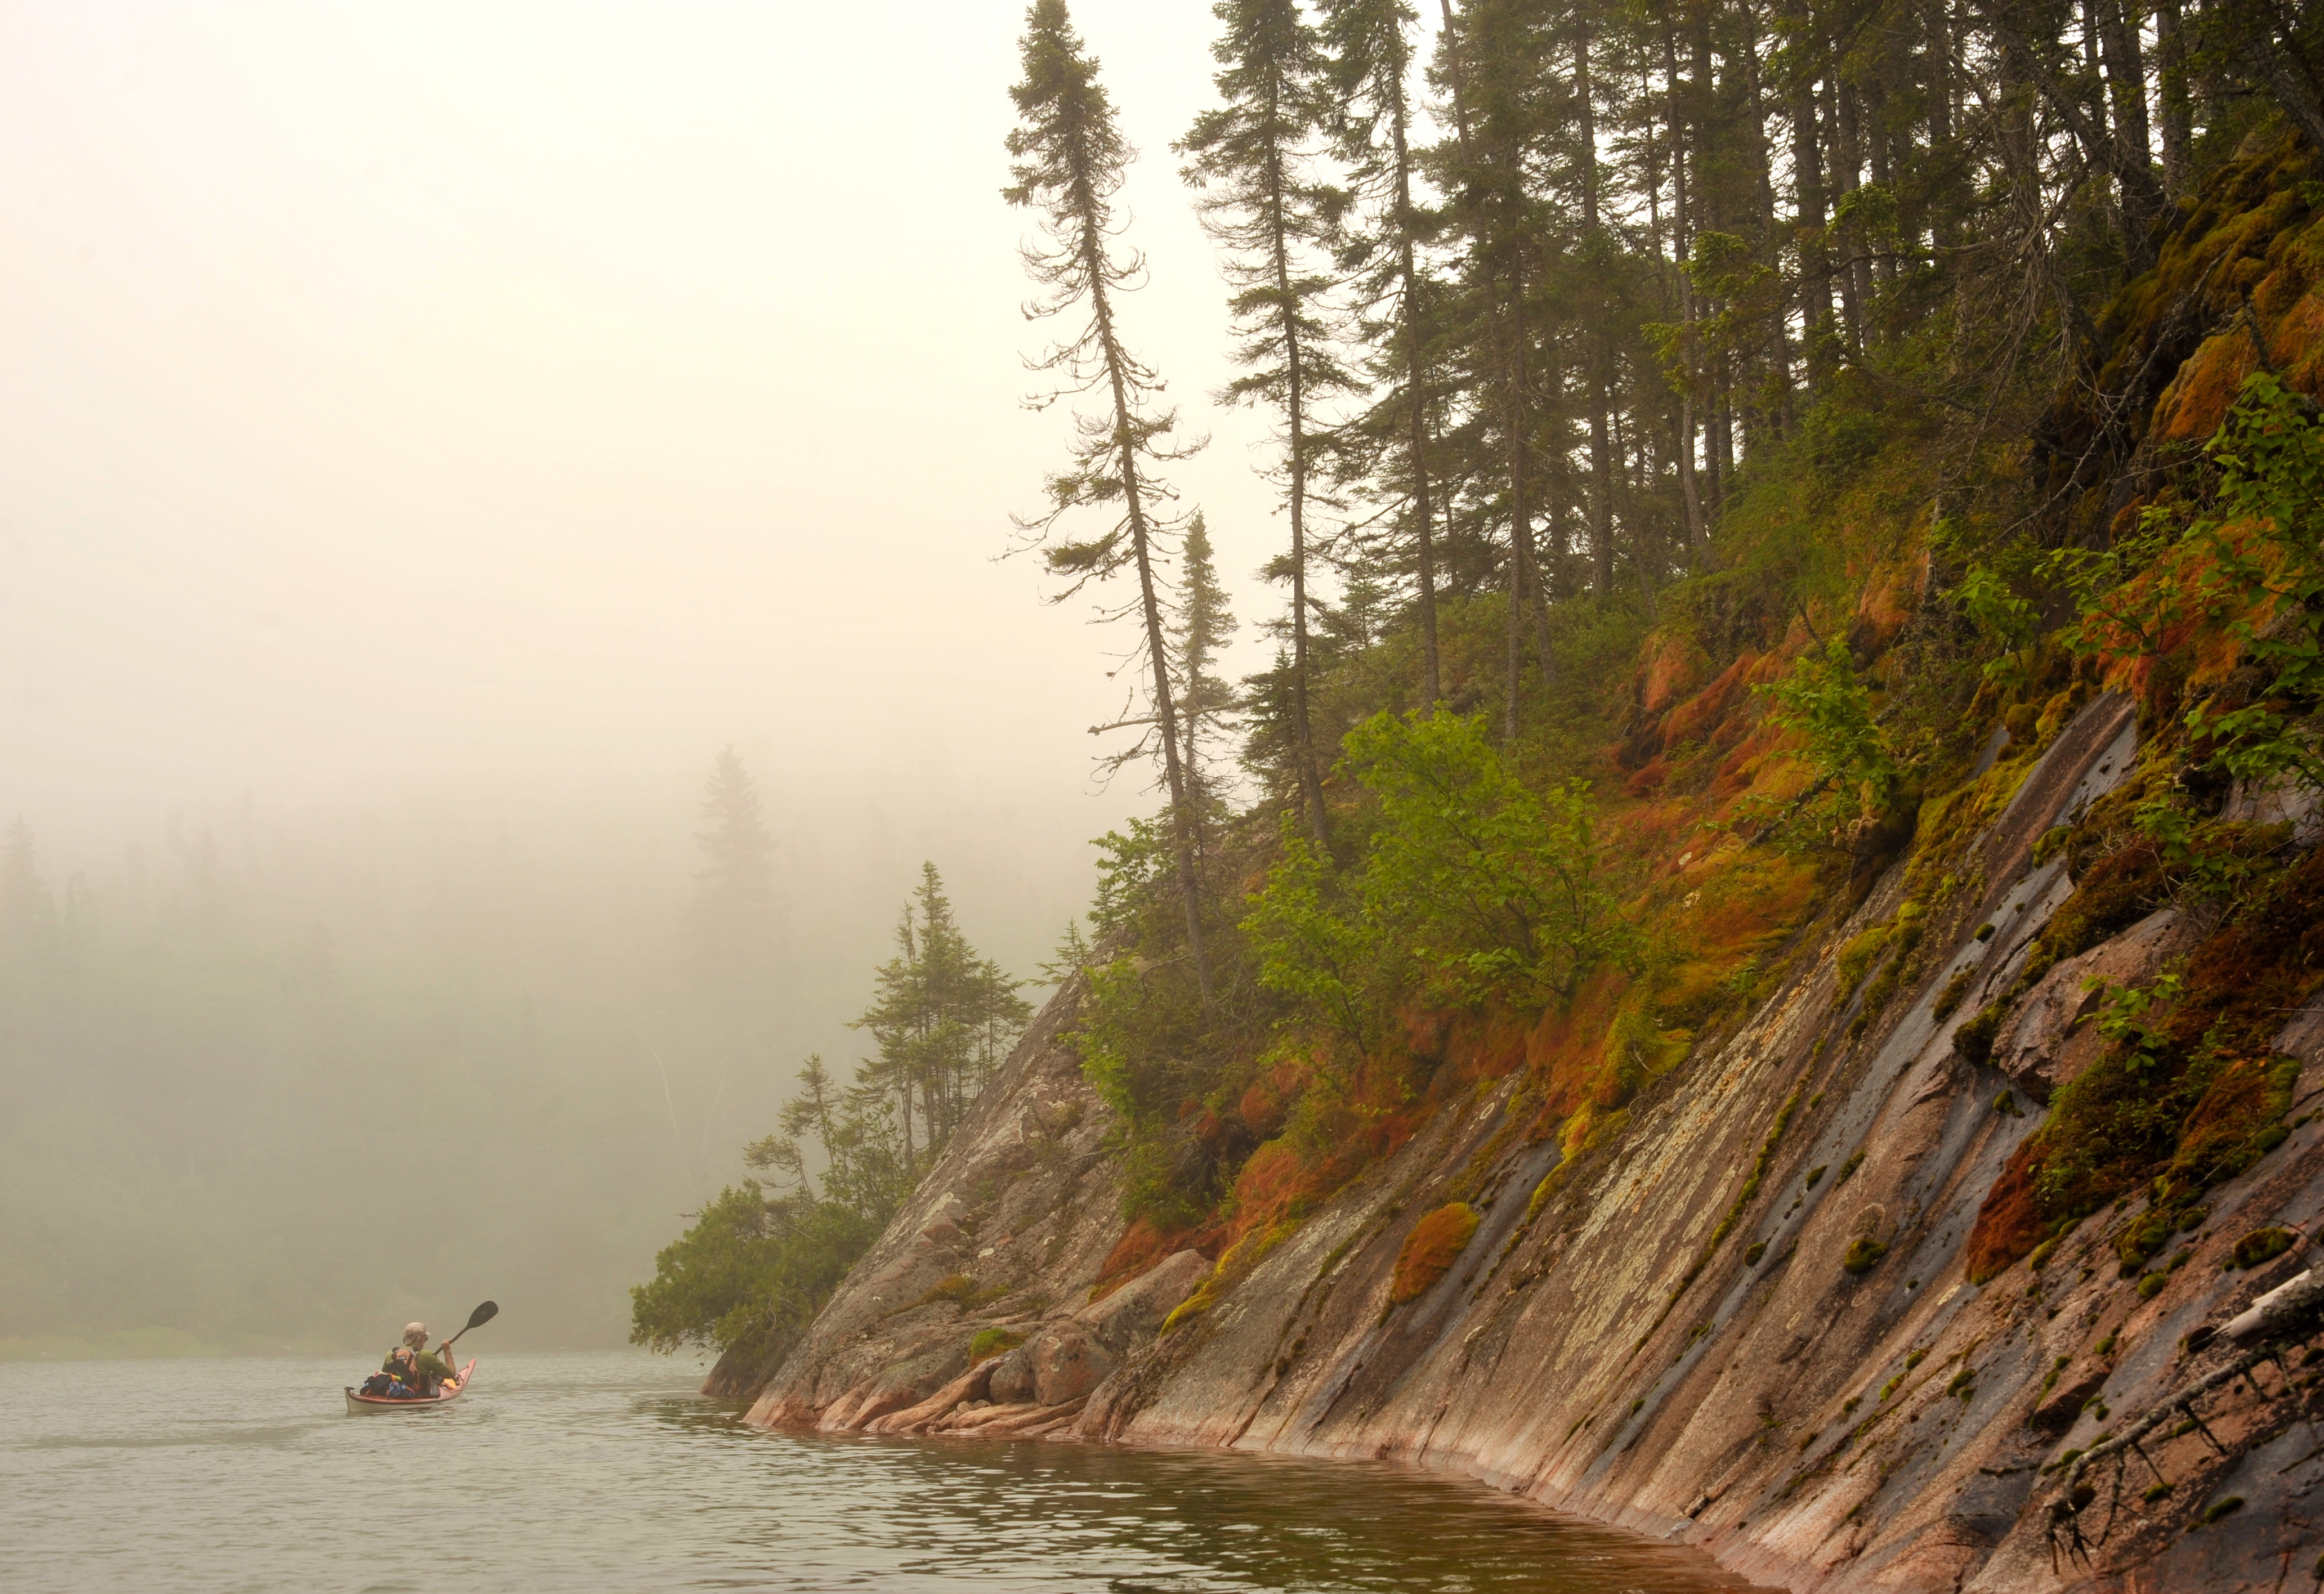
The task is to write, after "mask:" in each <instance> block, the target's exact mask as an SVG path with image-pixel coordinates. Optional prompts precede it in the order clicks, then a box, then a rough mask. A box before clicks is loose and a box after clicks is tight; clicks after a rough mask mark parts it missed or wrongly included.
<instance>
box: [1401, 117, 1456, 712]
mask: <svg viewBox="0 0 2324 1594" xmlns="http://www.w3.org/2000/svg"><path fill="white" fill-rule="evenodd" d="M1408 120H1409V113H1408V111H1407V109H1406V105H1405V98H1404V82H1403V79H1402V78H1398V79H1397V85H1396V97H1395V101H1394V104H1393V106H1392V109H1391V112H1390V115H1389V124H1390V129H1391V133H1392V136H1393V143H1394V152H1395V156H1396V237H1397V272H1398V275H1399V278H1400V281H1401V286H1402V298H1403V304H1404V309H1403V315H1404V381H1405V387H1406V392H1407V394H1408V396H1409V397H1410V400H1411V417H1410V421H1411V435H1410V439H1409V442H1408V445H1407V446H1408V447H1410V448H1411V450H1412V514H1413V520H1414V522H1415V530H1416V531H1417V533H1418V539H1419V540H1418V548H1417V552H1418V559H1417V565H1418V568H1417V571H1416V576H1417V577H1418V581H1419V585H1420V685H1421V695H1422V696H1423V698H1424V699H1425V703H1426V712H1428V713H1429V714H1434V713H1435V712H1436V705H1437V704H1439V703H1440V702H1442V701H1443V697H1444V682H1443V669H1442V665H1441V662H1440V655H1439V653H1438V651H1437V645H1436V550H1435V548H1434V543H1433V538H1434V531H1433V530H1432V528H1431V525H1430V521H1431V519H1432V510H1431V505H1430V503H1429V492H1428V384H1427V363H1426V361H1425V359H1424V358H1423V357H1422V355H1421V349H1420V271H1419V267H1418V265H1417V264H1416V262H1415V260H1414V256H1413V244H1412V235H1413V234H1414V232H1415V231H1416V226H1415V219H1414V216H1413V208H1412V151H1411V148H1410V147H1409V145H1408V144H1407V143H1406V122H1407V121H1408Z"/></svg>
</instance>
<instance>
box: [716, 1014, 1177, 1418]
mask: <svg viewBox="0 0 2324 1594" xmlns="http://www.w3.org/2000/svg"><path fill="white" fill-rule="evenodd" d="M1085 990H1086V985H1085V981H1084V980H1083V979H1080V978H1076V979H1075V980H1074V981H1069V982H1068V983H1067V984H1066V985H1065V988H1064V989H1062V990H1060V991H1059V992H1058V993H1057V995H1056V998H1054V999H1053V1000H1051V1001H1050V1003H1049V1005H1048V1006H1047V1008H1046V1009H1044V1010H1043V1011H1042V1013H1041V1015H1040V1017H1039V1018H1037V1019H1036V1020H1035V1022H1034V1024H1033V1027H1032V1028H1031V1029H1030V1030H1028V1032H1027V1033H1026V1036H1025V1037H1024V1039H1023V1040H1022V1041H1020V1042H1019V1044H1018V1046H1017V1049H1016V1051H1015V1052H1014V1053H1013V1054H1012V1055H1010V1060H1009V1062H1008V1064H1006V1065H1005V1066H1004V1067H1003V1068H1002V1070H1001V1073H1000V1074H999V1075H998V1076H997V1077H995V1079H994V1080H993V1081H992V1083H991V1084H990V1085H988V1086H987V1087H986V1088H985V1091H984V1093H983V1094H982V1096H980V1097H979V1098H978V1100H977V1101H976V1104H975V1105H974V1106H973V1108H971V1109H970V1111H969V1116H968V1119H967V1121H966V1122H964V1124H963V1125H962V1126H961V1127H960V1129H958V1130H957V1131H956V1132H955V1133H954V1137H953V1139H952V1143H951V1145H950V1146H948V1147H946V1148H945V1156H944V1157H943V1159H942V1160H941V1161H940V1162H939V1163H938V1164H937V1165H936V1167H935V1168H934V1169H932V1170H931V1171H930V1172H929V1174H928V1175H927V1178H925V1179H923V1180H922V1181H921V1183H920V1187H919V1189H918V1191H917V1192H915V1193H914V1194H913V1197H912V1200H911V1201H910V1202H908V1203H907V1204H906V1206H905V1208H904V1210H903V1211H902V1212H899V1214H898V1215H897V1217H896V1219H895V1221H893V1222H891V1223H890V1225H889V1226H888V1230H887V1232H886V1233H885V1234H883V1235H881V1238H880V1242H879V1243H878V1244H877V1245H875V1246H874V1247H873V1248H871V1252H870V1253H869V1254H868V1255H866V1256H865V1257H864V1258H863V1259H862V1261H860V1262H858V1263H857V1264H856V1266H855V1268H854V1270H853V1272H852V1273H850V1274H849V1275H848V1277H847V1281H846V1282H845V1284H844V1285H842V1286H841V1287H840V1289H839V1291H838V1293H837V1294H836V1295H835V1296H834V1297H833V1299H832V1300H831V1302H830V1304H827V1305H826V1306H825V1308H824V1310H823V1312H822V1313H821V1314H820V1315H818V1316H817V1317H816V1321H815V1322H814V1324H813V1326H812V1327H811V1328H810V1329H809V1330H808V1331H807V1337H806V1338H805V1339H804V1340H803V1341H801V1342H800V1343H799V1344H798V1346H797V1347H796V1348H794V1350H792V1352H791V1354H790V1355H789V1356H788V1357H787V1358H786V1359H784V1361H783V1363H782V1365H781V1367H780V1368H779V1369H775V1370H774V1373H773V1376H772V1377H768V1376H767V1375H766V1374H765V1373H763V1372H761V1374H760V1375H759V1376H758V1377H755V1378H752V1379H750V1380H749V1381H748V1386H747V1387H746V1386H744V1384H743V1380H742V1379H740V1378H738V1377H736V1375H735V1374H734V1372H733V1370H732V1369H721V1370H720V1371H717V1372H714V1373H713V1375H712V1380H711V1383H710V1385H708V1386H706V1387H707V1388H708V1389H709V1390H710V1391H711V1392H713V1393H735V1394H755V1395H756V1396H757V1399H756V1403H755V1404H754V1405H753V1406H752V1411H751V1414H750V1420H751V1421H752V1422H753V1423H757V1424H761V1425H774V1424H807V1425H821V1426H824V1427H827V1428H863V1427H867V1426H869V1425H870V1424H872V1423H874V1422H878V1421H881V1420H882V1419H892V1418H894V1417H896V1416H897V1414H899V1413H903V1412H905V1411H908V1410H910V1409H911V1408H914V1407H916V1406H918V1405H921V1404H923V1403H925V1402H927V1400H929V1399H930V1398H931V1397H933V1396H936V1395H937V1394H938V1393H939V1392H940V1391H942V1390H944V1389H945V1388H946V1387H948V1386H950V1385H952V1384H954V1383H955V1382H956V1381H958V1380H960V1379H961V1378H963V1377H965V1376H967V1375H969V1374H971V1373H972V1372H975V1371H983V1370H985V1369H986V1368H989V1367H990V1366H991V1364H992V1363H993V1362H996V1361H998V1360H999V1359H1000V1355H1001V1352H996V1353H995V1354H994V1355H992V1356H990V1357H988V1358H986V1359H985V1361H984V1363H983V1364H982V1366H981V1367H980V1368H971V1366H970V1361H969V1351H970V1349H971V1344H972V1341H973V1338H974V1336H975V1335H976V1334H977V1333H978V1332H979V1331H983V1330H988V1329H991V1330H999V1331H1002V1333H1003V1334H1005V1335H1007V1336H1009V1337H1010V1339H1011V1340H1012V1341H1036V1340H1037V1336H1039V1335H1040V1334H1041V1332H1042V1331H1043V1330H1044V1328H1045V1326H1050V1327H1071V1328H1073V1329H1074V1337H1075V1338H1076V1339H1078V1340H1083V1341H1087V1343H1088V1345H1089V1346H1090V1348H1091V1349H1093V1350H1097V1351H1098V1352H1099V1353H1100V1354H1102V1355H1105V1356H1107V1357H1108V1358H1109V1360H1108V1362H1107V1364H1106V1368H1105V1370H1107V1371H1110V1370H1111V1359H1113V1358H1118V1356H1119V1355H1120V1351H1118V1350H1106V1349H1105V1348H1104V1346H1103V1344H1102V1341H1103V1339H1104V1335H1103V1332H1102V1328H1097V1327H1091V1328H1087V1329H1084V1327H1082V1325H1079V1324H1076V1323H1075V1322H1074V1313H1075V1312H1076V1310H1078V1309H1084V1308H1086V1307H1087V1306H1088V1296H1089V1293H1090V1286H1091V1285H1092V1284H1093V1281H1094V1280H1095V1279H1096V1277H1097V1275H1098V1270H1099V1267H1100V1266H1101V1265H1102V1263H1103V1262H1104V1260H1105V1258H1106V1255H1107V1253H1108V1252H1109V1251H1111V1249H1112V1248H1113V1246H1114V1244H1115V1242H1116V1241H1117V1240H1118V1239H1120V1235H1121V1230H1122V1222H1121V1217H1120V1192H1119V1189H1118V1187H1117V1185H1116V1184H1115V1181H1114V1175H1113V1170H1112V1169H1111V1166H1109V1165H1108V1163H1107V1161H1106V1158H1105V1155H1104V1152H1103V1149H1102V1147H1103V1144H1104V1140H1105V1135H1106V1128H1107V1125H1108V1122H1109V1115H1108V1113H1107V1110H1106V1108H1105V1106H1104V1103H1102V1101H1099V1100H1098V1097H1097V1094H1096V1092H1093V1091H1092V1090H1091V1089H1090V1087H1089V1084H1088V1083H1087V1082H1086V1081H1085V1080H1084V1079H1083V1077H1082V1073H1081V1065H1080V1063H1079V1062H1078V1060H1077V1059H1076V1058H1075V1057H1074V1054H1073V1053H1072V1052H1071V1051H1070V1050H1068V1049H1067V1048H1066V1047H1065V1046H1062V1045H1061V1044H1059V1041H1058V1034H1059V1032H1060V1030H1061V1029H1062V1028H1064V1027H1066V1026H1067V1025H1069V1024H1070V1023H1071V1021H1072V1019H1073V1017H1074V1014H1075V1013H1076V1012H1077V1011H1078V1010H1079V1009H1080V1003H1081V1000H1082V998H1083V996H1084V993H1085ZM1195 1261H1196V1263H1198V1264H1199V1267H1197V1268H1196V1269H1195V1270H1194V1278H1195V1279H1196V1280H1197V1281H1199V1279H1200V1278H1201V1277H1202V1276H1203V1275H1204V1274H1206V1273H1207V1272H1208V1271H1209V1264H1208V1263H1207V1262H1204V1261H1202V1259H1201V1258H1195ZM1185 1270H1186V1269H1185V1264H1181V1265H1180V1269H1179V1272H1180V1276H1184V1275H1185ZM1149 1287H1150V1286H1149ZM1193 1287H1194V1286H1193V1285H1192V1284H1188V1285H1186V1288H1188V1289H1192V1288H1193ZM1125 1293H1127V1292H1125ZM1175 1304H1176V1301H1175V1300H1174V1301H1172V1302H1171V1303H1170V1305H1175ZM1116 1310H1117V1311H1119V1310H1120V1308H1119V1307H1117V1308H1116ZM1168 1310H1169V1306H1168V1305H1165V1306H1164V1307H1163V1308H1162V1309H1161V1311H1162V1313H1167V1311H1168ZM1140 1322H1141V1325H1142V1327H1143V1331H1144V1334H1143V1338H1144V1341H1148V1342H1150V1341H1151V1340H1152V1337H1153V1332H1154V1330H1155V1329H1156V1328H1157V1327H1158V1326H1159V1324H1160V1322H1161V1317H1160V1314H1158V1313H1157V1314H1153V1315H1152V1316H1151V1319H1150V1321H1147V1320H1144V1319H1141V1320H1140ZM1049 1338H1050V1339H1052V1340H1055V1339H1056V1338H1057V1336H1056V1335H1051V1336H1049ZM1027 1349H1028V1351H1032V1350H1036V1349H1037V1347H1036V1346H1035V1345H1028V1346H1027ZM1048 1350H1049V1352H1050V1353H1052V1354H1053V1357H1055V1356H1062V1355H1064V1352H1063V1350H1059V1348H1058V1347H1057V1346H1056V1345H1054V1344H1053V1345H1051V1346H1050V1347H1049V1348H1048ZM1036 1363H1037V1358H1036ZM1037 1365H1038V1364H1037ZM986 1376H987V1377H989V1372H987V1373H986ZM1100 1376H1101V1377H1102V1373H1101V1374H1100ZM1070 1381H1071V1379H1070V1378H1069V1377H1065V1375H1064V1374H1063V1373H1062V1372H1061V1371H1057V1370H1052V1371H1051V1374H1050V1385H1051V1387H1053V1388H1054V1387H1057V1386H1058V1384H1059V1383H1060V1382H1070ZM1065 1398H1067V1399H1072V1398H1074V1397H1073V1396H1068V1397H1065ZM987 1399H989V1395H988V1393H987V1392H986V1391H985V1390H984V1389H983V1388H982V1387H979V1388H978V1389H976V1391H975V1392H974V1393H973V1394H972V1393H968V1392H966V1391H965V1387H964V1392H962V1393H959V1394H956V1395H955V1396H954V1402H955V1403H957V1402H958V1401H962V1400H966V1401H969V1402H971V1403H974V1402H977V1401H983V1400H987ZM1053 1404H1060V1405H1061V1404H1063V1403H1062V1402H1056V1403H1053ZM891 1425H894V1426H905V1427H908V1426H910V1425H911V1424H908V1423H905V1424H891Z"/></svg>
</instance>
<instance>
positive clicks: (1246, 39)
mask: <svg viewBox="0 0 2324 1594" xmlns="http://www.w3.org/2000/svg"><path fill="white" fill-rule="evenodd" d="M1212 14H1213V16H1215V17H1217V18H1218V19H1219V21H1220V22H1222V23H1224V24H1225V27H1226V31H1225V33H1224V34H1223V36H1222V37H1221V38H1220V40H1219V41H1218V42H1217V43H1216V44H1214V45H1213V46H1212V47H1211V55H1212V58H1213V60H1216V61H1217V62H1218V63H1219V66H1220V71H1219V72H1218V74H1217V76H1216V77H1215V78H1213V79H1212V81H1213V83H1214V84H1215V85H1216V86H1217V88H1218V91H1219V97H1220V100H1221V101H1222V103H1221V104H1220V105H1218V106H1215V107H1213V108H1212V109H1210V110H1207V111H1204V112H1203V114H1202V115H1199V116H1197V117H1196V118H1195V119H1194V127H1193V128H1192V129H1191V130H1190V131H1189V132H1188V133H1187V134H1186V136H1185V138H1183V139H1181V140H1179V141H1178V143H1177V145H1176V149H1177V151H1178V152H1179V153H1180V154H1182V155H1185V156H1186V157H1187V161H1186V164H1185V167H1184V168H1182V169H1181V174H1182V175H1183V176H1184V177H1185V180H1186V181H1187V182H1188V183H1189V184H1190V185H1192V186H1193V187H1194V189H1196V190H1197V191H1198V192H1199V193H1200V194H1201V196H1202V198H1201V199H1200V201H1199V202H1198V205H1199V208H1200V210H1201V213H1202V217H1203V225H1204V226H1206V227H1207V228H1208V229H1209V231H1210V234H1211V236H1212V237H1213V239H1214V240H1216V241H1217V243H1218V244H1220V246H1221V248H1222V250H1223V251H1224V256H1225V258H1224V263H1223V269H1224V271H1225V273H1226V277H1227V281H1229V283H1231V285H1232V287H1233V289H1234V293H1233V295H1232V297H1231V298H1230V299H1229V300H1228V301H1227V302H1228V307H1229V309H1230V310H1231V314H1232V316H1233V320H1234V327H1235V331H1236V333H1237V335H1238V336H1239V338H1240V342H1239V343H1238V344H1237V346H1236V348H1235V351H1234V357H1235V362H1236V364H1240V366H1241V367H1242V368H1243V374H1242V375H1240V376H1239V377H1237V378H1236V379H1235V380H1234V381H1233V382H1231V383H1229V384H1228V386H1227V390H1226V392H1227V396H1229V397H1231V398H1233V399H1236V400H1239V401H1244V402H1249V403H1257V404H1262V405H1265V406H1267V407H1268V409H1270V410H1273V411H1274V413H1275V414H1276V415H1277V417H1278V418H1279V419H1280V421H1281V424H1282V428H1283V447H1284V456H1283V465H1282V471H1281V475H1280V476H1279V478H1278V479H1279V480H1280V481H1281V483H1282V485H1283V492H1284V499H1283V502H1284V507H1285V509H1286V511H1287V512H1288V515H1289V517H1290V521H1291V548H1290V556H1289V557H1288V559H1287V560H1286V562H1285V564H1284V566H1283V568H1284V571H1285V574H1286V576H1287V577H1288V580H1289V584H1290V587H1291V625H1290V631H1291V730H1292V742H1293V755H1294V760H1295V762H1296V773H1297V776H1298V779H1299V788H1300V797H1301V800H1302V802H1303V804H1304V805H1305V808H1306V810H1307V823H1308V827H1309V829H1310V830H1311V831H1312V832H1313V833H1314V837H1315V841H1316V844H1317V845H1318V846H1321V847H1323V849H1324V850H1325V851H1327V852H1328V851H1329V850H1330V848H1331V823H1330V815H1328V814H1327V812H1326V811H1325V809H1324V806H1323V777H1322V773H1321V770H1320V769H1319V766H1318V760H1317V758H1316V754H1315V737H1314V727H1313V725H1312V723H1311V722H1310V716H1309V714H1308V705H1307V698H1308V677H1309V674H1310V659H1309V658H1308V652H1309V649H1308V619H1307V610H1308V597H1307V571H1308V553H1309V536H1308V507H1309V494H1308V477H1309V471H1310V468H1311V466H1312V465H1313V464H1314V406H1315V404H1316V403H1317V401H1319V400H1321V399H1323V397H1324V396H1326V395H1328V394H1330V393H1333V392H1338V391H1342V390H1344V389H1347V388H1350V387H1352V386H1353V385H1354V382H1353V380H1352V378H1351V376H1350V375H1349V373H1347V371H1346V370H1345V369H1344V368H1342V366H1341V365H1340V364H1339V363H1338V362H1337V361H1336V360H1335V359H1333V357H1332V355H1331V353H1330V346H1329V343H1328V341H1327V339H1326V337H1325V336H1324V328H1323V319H1322V317H1321V316H1320V314H1319V313H1318V301H1319V300H1320V299H1322V298H1323V295H1324V294H1325V293H1326V292H1327V291H1328V290H1330V288H1331V287H1332V285H1333V284H1332V281H1331V279H1330V278H1329V277H1328V276H1327V275H1324V274H1323V273H1322V272H1318V271H1316V270H1315V269H1314V267H1315V263H1316V262H1317V260H1318V258H1319V256H1320V255H1321V254H1322V252H1323V249H1324V247H1325V245H1327V244H1329V243H1330V242H1331V240H1332V238H1333V235H1334V233H1335V231H1336V228H1337V224H1338V219H1339V216H1340V213H1341V211H1342V209H1343V208H1344V207H1345V203H1346V196H1345V195H1344V194H1343V193H1342V192H1341V191H1340V190H1339V189H1335V188H1333V187H1332V186H1330V185H1328V184H1325V183H1321V182H1318V181H1316V180H1314V177H1313V175H1312V173H1311V168H1312V166H1313V165H1314V158H1315V155H1316V153H1317V151H1316V147H1315V146H1316V145H1317V144H1318V143H1319V142H1320V138H1321V134H1320V129H1321V126H1322V123H1323V115H1324V112H1325V108H1326V106H1327V105H1328V99H1329V97H1328V84H1327V79H1326V61H1325V58H1324V55H1323V46H1322V44H1321V42H1320V41H1319V40H1318V39H1317V37H1316V35H1315V32H1314V29H1313V28H1312V27H1310V26H1309V25H1308V23H1307V20H1306V18H1305V15H1303V14H1302V13H1301V10H1300V7H1299V4H1298V0H1219V4H1218V5H1215V6H1213V8H1212Z"/></svg>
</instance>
